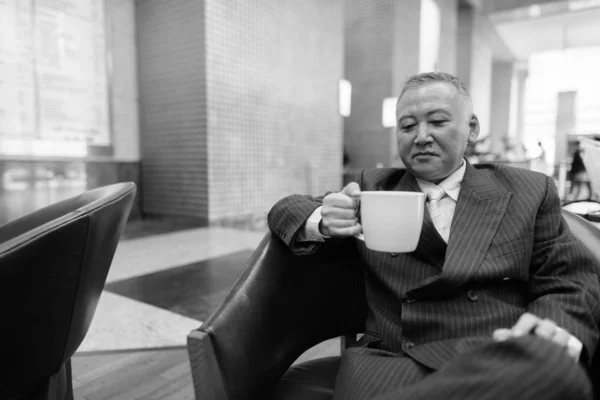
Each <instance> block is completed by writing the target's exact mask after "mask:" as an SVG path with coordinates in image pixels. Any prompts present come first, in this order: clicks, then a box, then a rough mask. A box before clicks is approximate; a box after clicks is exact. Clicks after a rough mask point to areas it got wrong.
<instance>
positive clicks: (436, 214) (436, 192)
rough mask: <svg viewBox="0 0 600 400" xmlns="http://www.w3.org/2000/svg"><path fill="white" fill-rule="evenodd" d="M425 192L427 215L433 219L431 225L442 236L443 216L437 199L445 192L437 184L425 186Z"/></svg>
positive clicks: (443, 228) (443, 227)
mask: <svg viewBox="0 0 600 400" xmlns="http://www.w3.org/2000/svg"><path fill="white" fill-rule="evenodd" d="M425 194H426V195H427V200H428V201H427V208H428V209H429V215H431V221H433V225H434V226H435V229H437V231H438V232H439V234H440V236H441V237H444V230H445V229H446V227H445V226H444V216H443V215H442V212H441V210H440V208H439V205H438V203H439V201H440V199H441V198H442V197H444V195H445V194H446V192H445V191H444V188H443V187H441V186H438V185H435V186H432V187H430V188H427V190H426V192H425Z"/></svg>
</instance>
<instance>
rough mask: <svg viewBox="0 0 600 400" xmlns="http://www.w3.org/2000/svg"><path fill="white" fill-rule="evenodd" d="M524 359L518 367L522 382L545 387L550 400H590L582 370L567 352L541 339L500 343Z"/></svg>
mask: <svg viewBox="0 0 600 400" xmlns="http://www.w3.org/2000/svg"><path fill="white" fill-rule="evenodd" d="M504 346H506V347H512V349H510V351H517V352H519V353H521V354H522V355H523V357H521V358H520V360H519V364H520V366H521V368H522V370H523V375H522V376H523V379H525V380H527V381H529V382H531V384H532V385H540V384H541V385H547V386H548V390H549V391H552V392H554V396H552V397H553V398H568V399H590V398H592V385H591V382H590V379H589V377H588V375H587V372H586V371H585V369H584V368H583V367H582V366H581V365H580V364H579V363H578V362H577V361H575V359H573V358H572V357H571V356H570V355H568V354H567V352H566V349H565V348H563V347H561V346H559V345H558V344H556V343H554V342H552V341H550V340H548V339H544V338H541V337H537V336H533V335H528V336H523V337H520V338H516V339H510V340H507V341H506V342H503V343H502V344H501V345H500V347H504Z"/></svg>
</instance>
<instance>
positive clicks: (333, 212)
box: [321, 207, 356, 219]
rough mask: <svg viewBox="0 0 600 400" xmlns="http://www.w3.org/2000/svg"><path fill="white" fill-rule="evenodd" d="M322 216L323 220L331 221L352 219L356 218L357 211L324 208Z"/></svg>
mask: <svg viewBox="0 0 600 400" xmlns="http://www.w3.org/2000/svg"><path fill="white" fill-rule="evenodd" d="M321 215H322V216H323V218H330V219H352V218H354V217H356V210H354V209H352V208H339V207H323V209H321Z"/></svg>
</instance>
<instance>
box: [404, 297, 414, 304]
mask: <svg viewBox="0 0 600 400" xmlns="http://www.w3.org/2000/svg"><path fill="white" fill-rule="evenodd" d="M404 302H405V303H406V304H412V303H414V302H415V299H413V298H412V297H407V298H406V299H404Z"/></svg>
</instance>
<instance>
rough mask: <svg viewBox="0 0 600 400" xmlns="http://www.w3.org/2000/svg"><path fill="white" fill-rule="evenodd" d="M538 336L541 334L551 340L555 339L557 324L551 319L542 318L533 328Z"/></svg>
mask: <svg viewBox="0 0 600 400" xmlns="http://www.w3.org/2000/svg"><path fill="white" fill-rule="evenodd" d="M533 333H534V334H535V335H536V336H540V337H543V338H546V339H549V340H554V335H556V324H555V323H554V321H551V320H549V319H543V320H540V321H539V322H538V324H537V326H536V327H535V328H534V329H533Z"/></svg>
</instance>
